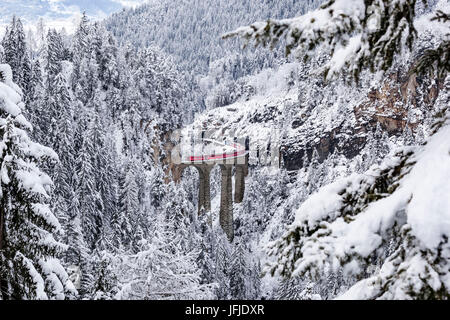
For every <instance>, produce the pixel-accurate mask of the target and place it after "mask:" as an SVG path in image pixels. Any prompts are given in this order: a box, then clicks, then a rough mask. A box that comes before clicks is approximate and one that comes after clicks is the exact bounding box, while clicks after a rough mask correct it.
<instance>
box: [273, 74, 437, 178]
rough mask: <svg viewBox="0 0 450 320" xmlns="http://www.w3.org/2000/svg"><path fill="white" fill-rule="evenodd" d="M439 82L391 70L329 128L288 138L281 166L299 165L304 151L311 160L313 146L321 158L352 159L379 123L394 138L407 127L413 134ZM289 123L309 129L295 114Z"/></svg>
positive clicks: (429, 108) (424, 122) (427, 117)
mask: <svg viewBox="0 0 450 320" xmlns="http://www.w3.org/2000/svg"><path fill="white" fill-rule="evenodd" d="M441 85H442V84H438V83H436V82H431V83H430V81H429V80H428V81H426V80H424V79H420V78H418V77H417V75H415V74H411V75H402V74H401V72H397V73H392V74H390V75H389V76H388V77H387V79H386V80H385V81H384V82H383V84H382V85H381V86H380V87H379V88H372V89H370V90H368V92H367V93H366V94H365V96H366V97H365V98H364V99H363V101H362V102H361V103H356V104H355V105H354V106H349V107H350V110H351V114H347V115H348V118H347V119H344V120H343V121H341V122H339V123H335V125H334V126H333V127H331V128H330V129H329V130H324V131H321V130H315V134H314V135H311V136H310V137H309V138H307V139H303V138H301V139H299V140H298V141H295V137H290V139H287V140H286V141H285V144H284V145H283V147H282V149H281V150H282V158H283V163H284V167H285V168H286V169H287V170H288V171H292V170H298V169H300V168H302V167H303V162H304V160H305V159H306V158H305V153H306V157H307V159H308V160H311V156H312V153H313V151H314V149H317V152H318V155H319V161H320V162H322V161H324V160H325V159H326V158H327V157H328V156H330V154H333V153H334V152H337V153H338V154H342V155H344V156H345V157H346V158H348V159H352V158H354V157H355V156H357V155H358V154H359V153H360V152H361V150H362V149H363V148H364V146H365V145H366V143H367V134H368V133H369V132H374V131H375V130H376V128H377V126H378V125H379V126H380V127H381V129H382V130H383V131H385V132H387V134H388V136H389V137H391V139H392V140H394V141H396V140H398V139H399V138H400V137H401V136H402V135H403V134H404V132H405V129H406V127H409V129H411V133H412V134H413V136H415V135H417V134H418V128H419V126H422V127H425V128H426V127H427V124H428V123H429V121H430V118H431V116H432V113H433V106H434V101H435V99H436V97H437V95H438V94H439V87H440V86H441ZM303 118H305V116H304V117H303ZM290 126H291V128H293V129H297V130H302V129H303V130H306V131H311V130H310V129H311V128H307V126H309V125H308V122H307V121H306V120H305V119H302V118H301V117H300V118H294V119H293V120H292V121H291V123H290ZM319 128H320V127H318V128H317V129H319ZM313 131H314V130H313Z"/></svg>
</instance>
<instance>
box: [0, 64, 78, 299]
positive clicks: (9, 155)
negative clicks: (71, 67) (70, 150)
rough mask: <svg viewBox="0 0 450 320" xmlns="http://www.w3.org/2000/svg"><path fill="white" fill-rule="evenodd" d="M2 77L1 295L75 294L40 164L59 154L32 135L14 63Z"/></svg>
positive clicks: (3, 67) (0, 73)
mask: <svg viewBox="0 0 450 320" xmlns="http://www.w3.org/2000/svg"><path fill="white" fill-rule="evenodd" d="M0 79H1V80H0V113H1V118H0V124H1V129H0V133H1V136H2V141H1V142H0V145H1V147H0V150H1V155H0V159H1V162H2V165H1V168H2V169H1V189H0V201H1V204H0V260H1V261H0V275H1V276H0V279H1V280H0V297H1V298H2V299H4V300H8V299H66V298H70V297H73V296H74V295H75V294H76V290H75V288H74V287H73V285H72V283H71V282H70V281H69V279H68V275H67V273H66V271H65V270H64V268H63V267H62V266H61V264H60V262H59V260H58V257H59V256H60V255H61V254H62V253H63V252H64V251H65V250H66V246H65V245H63V244H62V243H60V242H58V241H56V240H55V236H56V234H57V233H59V232H61V225H60V224H59V222H58V219H57V218H56V217H55V216H54V215H53V213H52V212H51V210H50V207H49V205H48V197H49V196H48V194H49V191H50V187H51V186H52V181H51V179H50V177H49V176H48V175H46V174H45V173H43V172H42V171H40V170H39V168H38V164H40V163H42V162H43V161H53V160H56V159H57V155H56V154H55V152H54V151H53V150H52V149H50V148H46V147H44V146H42V145H39V144H37V143H34V142H32V141H31V140H30V138H29V137H28V134H27V130H30V129H32V126H31V125H30V124H29V123H28V121H27V120H26V119H25V118H24V116H23V115H22V109H23V108H24V105H23V103H22V102H21V97H22V93H21V90H20V89H19V88H18V86H17V85H15V84H14V83H13V81H12V71H11V68H10V67H9V65H4V64H3V65H0Z"/></svg>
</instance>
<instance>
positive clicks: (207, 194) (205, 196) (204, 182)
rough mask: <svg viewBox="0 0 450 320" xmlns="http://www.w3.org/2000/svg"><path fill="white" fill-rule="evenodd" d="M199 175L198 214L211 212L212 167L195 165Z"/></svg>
mask: <svg viewBox="0 0 450 320" xmlns="http://www.w3.org/2000/svg"><path fill="white" fill-rule="evenodd" d="M194 167H195V168H196V169H197V171H198V174H199V180H200V181H199V182H200V183H199V189H198V213H200V212H201V211H202V208H203V209H204V212H209V211H211V185H210V183H211V182H210V181H211V170H212V168H213V166H212V165H206V164H201V165H194Z"/></svg>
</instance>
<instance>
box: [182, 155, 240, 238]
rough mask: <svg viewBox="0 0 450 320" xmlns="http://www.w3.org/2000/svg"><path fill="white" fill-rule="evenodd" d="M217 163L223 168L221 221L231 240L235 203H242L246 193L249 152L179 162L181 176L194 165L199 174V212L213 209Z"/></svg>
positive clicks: (232, 236)
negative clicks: (222, 157) (212, 174)
mask: <svg viewBox="0 0 450 320" xmlns="http://www.w3.org/2000/svg"><path fill="white" fill-rule="evenodd" d="M215 165H219V166H220V170H221V176H222V178H221V193H220V215H219V221H220V225H221V227H222V229H223V230H224V232H225V234H226V235H227V237H228V240H229V241H230V242H231V241H233V238H234V228H233V203H242V200H243V199H244V193H245V177H246V176H248V153H245V154H243V155H242V156H240V157H234V158H232V159H220V160H206V161H203V162H201V163H195V162H192V163H181V164H178V165H177V167H176V170H178V171H179V172H178V174H179V176H181V175H182V172H183V171H184V169H186V168H187V167H190V166H192V167H194V168H196V169H197V171H198V174H199V180H200V183H199V190H198V212H199V214H201V213H202V212H203V213H206V212H210V211H211V186H210V175H211V170H212V169H213V168H214V166H215ZM233 167H234V168H235V179H234V180H235V186H234V199H233V185H232V184H233V179H232V178H233Z"/></svg>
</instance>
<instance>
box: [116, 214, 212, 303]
mask: <svg viewBox="0 0 450 320" xmlns="http://www.w3.org/2000/svg"><path fill="white" fill-rule="evenodd" d="M154 222H155V228H154V232H153V237H152V239H151V240H150V241H146V240H143V241H142V242H141V250H140V252H139V253H137V254H134V255H129V256H125V255H124V256H122V257H121V258H122V262H121V263H119V264H118V271H117V275H118V278H119V287H120V290H119V292H118V294H117V295H116V297H115V298H116V299H131V300H134V299H138V300H149V299H150V300H175V299H210V298H212V290H211V285H209V284H200V270H199V269H198V268H197V265H196V263H195V260H196V257H197V256H198V252H196V251H190V252H185V251H184V250H181V249H180V245H179V243H177V241H175V240H174V239H176V236H175V232H174V229H173V223H174V221H173V219H172V218H168V217H167V216H166V215H165V214H163V213H158V214H157V217H156V219H155V220H154Z"/></svg>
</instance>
